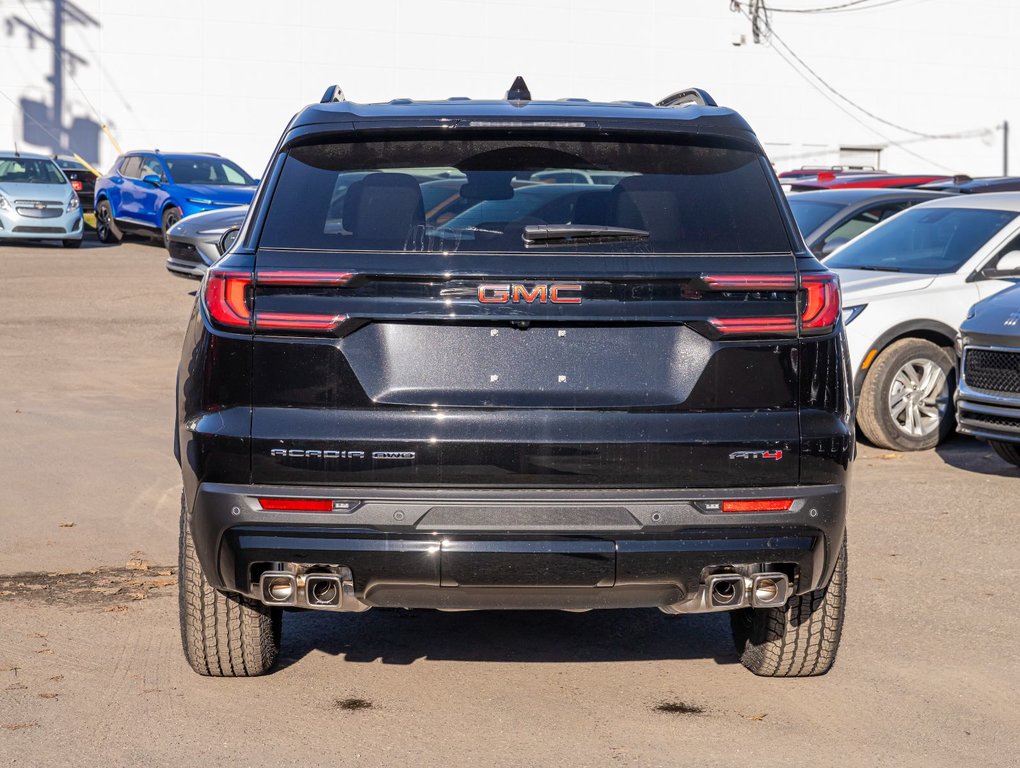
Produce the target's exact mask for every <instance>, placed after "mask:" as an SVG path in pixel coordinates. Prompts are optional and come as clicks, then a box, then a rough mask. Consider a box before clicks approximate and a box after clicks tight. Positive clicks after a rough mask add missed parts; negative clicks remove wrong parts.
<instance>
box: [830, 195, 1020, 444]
mask: <svg viewBox="0 0 1020 768" xmlns="http://www.w3.org/2000/svg"><path fill="white" fill-rule="evenodd" d="M825 265H826V266H827V267H829V268H830V269H832V270H833V271H834V272H836V273H837V274H838V275H839V278H840V283H841V286H842V291H843V320H844V322H845V323H846V331H847V340H848V342H849V345H850V361H851V365H852V366H853V367H852V370H853V371H854V372H855V375H854V391H855V393H856V394H857V395H858V410H857V424H858V426H859V427H860V429H861V430H862V431H863V432H864V434H865V435H866V436H867V437H868V439H869V440H871V441H872V442H873V443H875V444H876V445H879V446H881V447H883V448H890V449H894V450H903V451H916V450H923V449H926V448H933V447H934V446H935V445H937V444H938V442H939V440H941V439H942V438H943V437H945V436H946V435H947V434H948V433H949V432H950V431H951V430H952V428H953V413H952V392H953V388H954V386H955V375H956V374H955V362H956V358H955V355H954V354H953V342H954V339H955V337H956V332H957V330H958V329H959V327H960V324H961V323H962V322H963V321H964V319H965V318H966V317H967V311H968V310H969V309H970V307H971V305H972V304H974V303H975V302H977V301H979V300H980V299H983V298H985V297H987V296H991V295H992V294H995V293H998V292H999V291H1001V290H1003V289H1004V288H1007V287H1009V286H1011V285H1013V284H1014V282H1015V281H1017V280H1020V192H1004V193H999V194H986V195H985V194H983V195H973V196H971V195H968V196H954V197H950V198H944V199H939V200H934V201H932V202H929V203H922V204H921V205H918V206H915V207H914V208H911V209H909V210H906V211H904V212H902V213H900V214H898V215H896V216H894V217H892V218H890V219H888V220H887V221H885V222H883V223H881V224H879V225H878V226H876V227H874V228H873V229H871V230H869V231H868V232H866V233H865V234H863V235H861V236H860V237H859V238H857V239H856V240H853V241H852V242H850V243H848V244H847V245H845V246H844V247H843V248H840V249H839V250H838V251H836V252H835V253H834V254H833V255H832V256H831V257H830V258H828V259H826V261H825Z"/></svg>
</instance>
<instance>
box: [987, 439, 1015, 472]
mask: <svg viewBox="0 0 1020 768" xmlns="http://www.w3.org/2000/svg"><path fill="white" fill-rule="evenodd" d="M988 444H989V445H990V446H992V450H993V451H995V452H996V453H997V454H999V458H1000V459H1002V460H1003V461H1008V462H1009V463H1010V464H1015V465H1016V466H1018V467H1020V445H1018V444H1017V443H1003V442H1002V441H1000V440H989V441H988Z"/></svg>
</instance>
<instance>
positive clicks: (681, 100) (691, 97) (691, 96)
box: [655, 88, 719, 107]
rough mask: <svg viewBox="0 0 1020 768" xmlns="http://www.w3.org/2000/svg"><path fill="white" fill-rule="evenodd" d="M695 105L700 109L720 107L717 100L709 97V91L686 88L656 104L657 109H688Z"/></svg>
mask: <svg viewBox="0 0 1020 768" xmlns="http://www.w3.org/2000/svg"><path fill="white" fill-rule="evenodd" d="M690 104H694V105H696V106H699V107H718V106H719V105H718V104H716V103H715V99H713V98H712V97H711V96H709V94H708V91H705V90H702V89H701V88H684V89H683V90H682V91H677V92H676V93H671V94H670V95H669V96H667V97H666V98H664V99H663V100H662V101H658V102H656V103H655V106H657V107H686V106H688V105H690Z"/></svg>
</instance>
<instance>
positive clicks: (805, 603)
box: [730, 536, 846, 677]
mask: <svg viewBox="0 0 1020 768" xmlns="http://www.w3.org/2000/svg"><path fill="white" fill-rule="evenodd" d="M845 610H846V537H845V536H844V537H843V544H842V546H841V547H840V550H839V556H838V557H837V559H836V568H835V570H834V571H833V573H832V579H831V580H830V581H829V585H828V586H827V587H825V588H824V589H819V590H816V591H814V592H808V593H807V594H805V595H794V596H793V597H792V598H790V600H789V602H787V604H786V606H785V607H783V608H743V609H741V610H739V611H733V612H732V613H731V614H730V625H731V628H732V630H733V642H734V643H735V644H736V646H737V653H739V654H740V663H741V664H743V665H744V666H745V667H747V669H749V670H751V671H752V672H753V673H754V674H756V675H759V676H761V677H815V676H817V675H824V674H825V673H826V672H828V671H829V670H830V669H832V665H833V663H834V662H835V661H836V651H837V650H839V640H840V637H841V635H842V634H843V615H844V613H845Z"/></svg>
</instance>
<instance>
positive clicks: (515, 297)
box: [478, 283, 582, 304]
mask: <svg viewBox="0 0 1020 768" xmlns="http://www.w3.org/2000/svg"><path fill="white" fill-rule="evenodd" d="M580 292H581V286H580V285H578V284H577V283H551V284H549V285H534V286H532V287H531V288H529V287H528V286H526V285H524V283H486V284H484V285H479V286H478V300H479V301H480V302H482V303H483V304H507V303H513V304H519V303H521V302H524V303H526V304H534V303H535V302H536V301H537V302H538V303H539V304H546V303H549V304H580V303H581V301H582V299H581V297H580V296H578V295H573V296H571V295H565V294H579V293H580Z"/></svg>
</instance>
